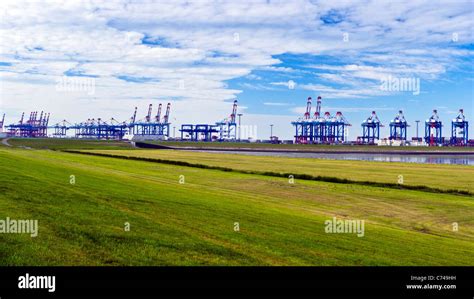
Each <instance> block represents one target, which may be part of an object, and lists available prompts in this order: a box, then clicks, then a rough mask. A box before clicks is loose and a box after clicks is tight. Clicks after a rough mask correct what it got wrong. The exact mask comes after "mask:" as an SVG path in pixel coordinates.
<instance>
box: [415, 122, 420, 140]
mask: <svg viewBox="0 0 474 299" xmlns="http://www.w3.org/2000/svg"><path fill="white" fill-rule="evenodd" d="M415 122H416V141H418V123H419V122H420V121H419V120H415Z"/></svg>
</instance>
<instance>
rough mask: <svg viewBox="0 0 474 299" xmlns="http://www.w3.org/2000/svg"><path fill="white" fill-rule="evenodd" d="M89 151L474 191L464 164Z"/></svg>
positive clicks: (473, 170) (472, 170)
mask: <svg viewBox="0 0 474 299" xmlns="http://www.w3.org/2000/svg"><path fill="white" fill-rule="evenodd" d="M88 152H92V153H102V154H108V155H119V156H127V157H143V158H150V159H165V160H169V161H183V162H188V163H194V164H201V165H208V166H218V167H227V168H231V169H236V170H242V171H272V172H277V173H287V174H293V175H297V174H308V175H312V176H326V177H336V178H341V179H349V180H353V181H360V182H364V181H370V182H379V183H391V184H396V183H398V181H399V179H400V176H402V178H403V184H404V185H409V186H428V187H431V188H439V189H442V190H450V189H455V190H463V191H469V192H474V167H472V166H467V165H447V164H415V163H413V164H407V163H393V162H368V161H344V160H323V159H311V158H289V157H278V158H277V157H265V156H246V155H235V154H222V153H218V154H216V153H204V152H189V151H176V150H134V151H126V150H117V151H106V150H88Z"/></svg>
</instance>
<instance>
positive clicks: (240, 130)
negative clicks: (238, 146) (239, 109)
mask: <svg viewBox="0 0 474 299" xmlns="http://www.w3.org/2000/svg"><path fill="white" fill-rule="evenodd" d="M237 115H238V116H239V142H240V138H241V132H242V127H241V126H240V118H241V117H242V115H243V114H242V113H239V114H237Z"/></svg>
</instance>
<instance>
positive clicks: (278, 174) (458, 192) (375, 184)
mask: <svg viewBox="0 0 474 299" xmlns="http://www.w3.org/2000/svg"><path fill="white" fill-rule="evenodd" d="M62 152H66V153H74V154H82V155H90V156H99V157H108V158H116V159H124V160H135V161H145V162H151V163H161V164H169V165H177V166H185V167H193V168H201V169H212V170H220V171H225V172H235V173H243V174H255V175H263V176H271V177H280V178H288V177H290V176H293V178H294V179H299V180H308V181H320V182H329V183H337V184H354V185H363V186H373V187H383V188H392V189H399V190H416V191H423V192H431V193H443V194H454V195H467V196H474V193H472V192H470V191H465V190H457V189H447V190H444V189H439V188H433V187H428V186H423V185H402V184H395V183H381V182H372V181H354V180H349V179H341V178H337V177H331V176H320V175H318V176H313V175H310V174H297V173H281V172H273V171H256V170H240V169H234V168H229V167H222V166H212V165H206V164H200V163H189V162H185V161H176V160H167V159H158V158H144V157H131V156H124V155H112V154H103V153H91V152H84V151H76V150H62Z"/></svg>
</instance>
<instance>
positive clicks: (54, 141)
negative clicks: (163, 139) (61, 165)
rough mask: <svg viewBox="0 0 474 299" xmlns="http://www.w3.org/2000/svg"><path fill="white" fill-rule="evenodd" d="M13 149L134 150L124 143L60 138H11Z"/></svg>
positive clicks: (9, 140) (9, 141) (10, 142)
mask: <svg viewBox="0 0 474 299" xmlns="http://www.w3.org/2000/svg"><path fill="white" fill-rule="evenodd" d="M8 143H9V144H10V145H12V146H13V147H26V148H36V149H52V150H61V149H133V147H132V146H131V144H130V143H126V142H122V141H107V140H87V139H80V140H79V139H59V138H35V139H31V138H9V139H8Z"/></svg>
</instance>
